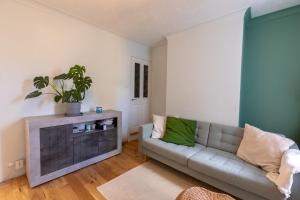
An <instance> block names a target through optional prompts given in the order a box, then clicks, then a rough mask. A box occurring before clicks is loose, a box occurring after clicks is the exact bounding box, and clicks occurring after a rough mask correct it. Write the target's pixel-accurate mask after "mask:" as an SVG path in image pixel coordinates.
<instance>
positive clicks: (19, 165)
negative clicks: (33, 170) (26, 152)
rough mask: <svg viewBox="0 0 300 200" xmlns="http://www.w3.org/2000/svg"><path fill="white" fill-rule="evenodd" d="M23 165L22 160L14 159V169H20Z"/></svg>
mask: <svg viewBox="0 0 300 200" xmlns="http://www.w3.org/2000/svg"><path fill="white" fill-rule="evenodd" d="M23 167H24V160H22V159H21V160H16V161H15V169H16V170H18V169H22V168H23Z"/></svg>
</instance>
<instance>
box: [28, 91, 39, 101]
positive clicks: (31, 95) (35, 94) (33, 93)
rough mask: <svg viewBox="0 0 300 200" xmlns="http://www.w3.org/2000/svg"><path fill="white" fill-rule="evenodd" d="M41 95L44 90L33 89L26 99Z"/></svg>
mask: <svg viewBox="0 0 300 200" xmlns="http://www.w3.org/2000/svg"><path fill="white" fill-rule="evenodd" d="M40 95H42V92H41V91H39V90H36V91H33V92H31V93H29V94H28V95H27V96H26V97H25V99H30V98H34V97H38V96H40Z"/></svg>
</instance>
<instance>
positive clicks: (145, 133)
mask: <svg viewBox="0 0 300 200" xmlns="http://www.w3.org/2000/svg"><path fill="white" fill-rule="evenodd" d="M152 129H153V124H152V123H149V124H144V125H142V126H140V127H139V152H143V140H144V139H146V138H150V137H151V133H152Z"/></svg>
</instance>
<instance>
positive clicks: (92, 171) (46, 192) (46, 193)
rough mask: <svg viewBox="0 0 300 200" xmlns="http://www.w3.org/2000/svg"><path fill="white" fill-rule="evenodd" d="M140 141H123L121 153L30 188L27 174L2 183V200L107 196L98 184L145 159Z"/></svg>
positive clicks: (80, 199) (84, 199) (71, 199)
mask: <svg viewBox="0 0 300 200" xmlns="http://www.w3.org/2000/svg"><path fill="white" fill-rule="evenodd" d="M146 160H147V158H146V157H145V156H143V155H141V154H139V153H138V143H137V141H131V142H129V143H126V144H124V146H123V151H122V153H121V154H119V155H117V156H114V157H112V158H109V159H107V160H104V161H102V162H98V163H96V164H94V165H90V166H88V167H86V168H83V169H81V170H78V171H76V172H73V173H71V174H67V175H65V176H63V177H60V178H57V179H55V180H52V181H49V182H47V183H44V184H42V185H40V186H37V187H35V188H30V187H29V184H28V181H27V178H26V176H21V177H18V178H15V179H12V180H9V181H6V182H4V183H1V184H0V199H1V200H28V199H30V200H31V199H32V200H44V199H46V200H64V199H66V200H105V198H104V197H103V196H102V195H101V194H100V193H99V192H98V191H97V189H96V188H97V187H98V186H99V185H101V184H104V183H106V182H108V181H110V180H112V179H113V178H115V177H117V176H119V175H121V174H123V173H125V172H126V171H128V170H130V169H132V168H134V167H137V166H138V165H140V164H142V163H144V162H145V161H146Z"/></svg>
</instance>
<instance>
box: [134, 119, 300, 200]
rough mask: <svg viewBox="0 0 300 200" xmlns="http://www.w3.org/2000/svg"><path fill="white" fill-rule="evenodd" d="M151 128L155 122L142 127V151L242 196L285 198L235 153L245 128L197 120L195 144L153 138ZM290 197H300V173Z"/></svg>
mask: <svg viewBox="0 0 300 200" xmlns="http://www.w3.org/2000/svg"><path fill="white" fill-rule="evenodd" d="M152 129H153V124H145V125H143V126H141V127H140V137H139V150H140V151H141V152H142V153H144V154H145V155H147V156H149V157H151V158H153V159H156V160H158V161H160V162H162V163H164V164H166V165H169V166H171V167H173V168H175V169H177V170H179V171H182V172H184V173H186V174H188V175H190V176H193V177H194V178H196V179H199V180H201V181H203V182H206V183H208V184H210V185H212V186H214V187H216V188H219V189H221V190H223V191H225V192H228V193H230V194H232V195H234V196H236V197H238V198H241V199H245V200H263V199H269V200H282V199H285V198H284V196H283V195H282V194H281V193H280V192H279V191H278V189H277V187H276V186H275V184H273V183H272V182H271V181H269V180H268V179H267V178H266V176H265V172H264V171H263V170H262V169H260V168H258V167H256V166H254V165H251V164H249V163H247V162H245V161H243V160H241V159H240V158H238V157H237V156H236V152H237V150H238V147H239V145H240V142H241V140H242V137H243V134H244V130H243V129H242V128H239V127H231V126H225V125H220V124H214V123H207V122H197V130H196V137H195V141H196V145H195V146H194V147H186V146H182V145H176V144H172V143H166V142H163V141H162V140H159V139H152V138H151V133H152ZM296 146H297V145H295V146H294V148H298V147H296ZM253 148H255V147H253ZM289 199H293V200H300V174H296V175H295V176H294V184H293V189H292V195H291V197H290V198H289Z"/></svg>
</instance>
